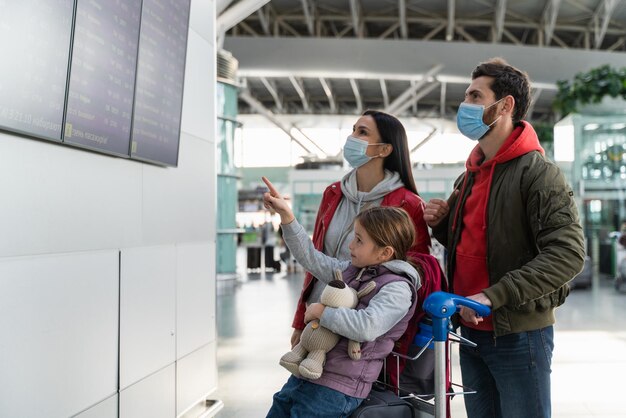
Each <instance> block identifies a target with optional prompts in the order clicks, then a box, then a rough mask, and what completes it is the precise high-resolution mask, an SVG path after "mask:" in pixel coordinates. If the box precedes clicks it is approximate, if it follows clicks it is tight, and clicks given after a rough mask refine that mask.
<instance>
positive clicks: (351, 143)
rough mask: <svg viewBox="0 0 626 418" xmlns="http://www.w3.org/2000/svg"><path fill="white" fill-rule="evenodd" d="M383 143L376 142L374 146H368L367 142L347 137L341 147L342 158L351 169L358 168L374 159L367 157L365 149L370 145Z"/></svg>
mask: <svg viewBox="0 0 626 418" xmlns="http://www.w3.org/2000/svg"><path fill="white" fill-rule="evenodd" d="M384 144H385V143H384V142H377V143H376V144H370V143H369V142H367V141H365V140H363V139H359V138H355V137H353V136H352V135H350V136H348V139H347V140H346V144H345V145H344V146H343V158H345V159H346V161H347V162H348V164H350V166H351V167H353V168H359V167H361V166H362V165H363V164H365V163H367V162H368V161H369V160H371V159H372V158H374V157H370V156H368V155H367V154H366V153H367V147H369V146H370V145H384Z"/></svg>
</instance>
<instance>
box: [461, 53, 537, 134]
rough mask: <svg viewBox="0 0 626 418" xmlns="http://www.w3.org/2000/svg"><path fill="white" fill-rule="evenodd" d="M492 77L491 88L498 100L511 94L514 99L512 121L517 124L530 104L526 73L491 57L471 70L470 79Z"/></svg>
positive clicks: (528, 82) (528, 83)
mask: <svg viewBox="0 0 626 418" xmlns="http://www.w3.org/2000/svg"><path fill="white" fill-rule="evenodd" d="M482 76H487V77H493V82H492V83H491V90H492V91H493V92H494V94H495V96H496V100H500V99H502V98H503V97H505V96H508V95H511V96H513V98H514V99H515V109H514V113H513V123H514V124H517V123H519V121H521V120H522V119H524V116H526V112H527V111H528V107H529V106H530V81H529V80H528V74H526V73H525V72H523V71H520V70H518V69H517V68H515V67H513V66H512V65H509V63H507V62H506V61H505V60H503V59H502V58H492V59H490V60H488V61H485V62H481V63H480V64H479V65H478V67H476V68H475V69H474V71H472V80H474V79H476V78H478V77H482Z"/></svg>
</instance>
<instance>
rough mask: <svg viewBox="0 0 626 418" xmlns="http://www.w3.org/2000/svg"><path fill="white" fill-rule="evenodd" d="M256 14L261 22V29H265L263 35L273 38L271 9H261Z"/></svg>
mask: <svg viewBox="0 0 626 418" xmlns="http://www.w3.org/2000/svg"><path fill="white" fill-rule="evenodd" d="M256 14H257V15H258V16H259V21H260V22H261V27H262V28H263V33H265V34H266V35H267V36H271V35H272V34H271V32H270V18H269V7H261V8H260V9H259V10H257V11H256Z"/></svg>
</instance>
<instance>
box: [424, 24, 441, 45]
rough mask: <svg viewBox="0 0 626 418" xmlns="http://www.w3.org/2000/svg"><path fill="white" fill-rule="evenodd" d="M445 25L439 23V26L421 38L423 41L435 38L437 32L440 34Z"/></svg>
mask: <svg viewBox="0 0 626 418" xmlns="http://www.w3.org/2000/svg"><path fill="white" fill-rule="evenodd" d="M445 27H446V24H445V23H440V24H439V25H437V26H435V27H434V28H433V30H431V31H430V32H428V33H427V34H426V35H425V36H424V37H423V38H422V40H423V41H428V40H430V39H432V37H433V36H435V35H436V34H438V33H439V32H441V31H442V30H443V29H445Z"/></svg>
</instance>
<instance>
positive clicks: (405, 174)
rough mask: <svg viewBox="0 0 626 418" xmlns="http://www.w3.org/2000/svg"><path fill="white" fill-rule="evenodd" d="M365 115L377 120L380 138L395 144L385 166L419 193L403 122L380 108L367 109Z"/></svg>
mask: <svg viewBox="0 0 626 418" xmlns="http://www.w3.org/2000/svg"><path fill="white" fill-rule="evenodd" d="M363 116H371V117H372V118H373V119H374V122H376V128H378V133H379V134H380V139H381V140H382V141H383V142H385V143H387V144H391V145H392V146H393V151H392V152H391V154H389V155H388V156H387V158H385V164H384V166H383V168H385V169H387V170H389V171H392V172H396V173H398V174H400V180H402V183H404V187H406V188H407V189H409V190H410V191H412V192H413V193H415V194H418V193H417V188H416V187H415V180H414V179H413V171H412V170H411V158H410V155H409V154H410V153H409V144H408V141H407V137H406V131H405V130H404V126H403V125H402V123H400V121H399V120H398V119H397V118H395V117H394V116H391V115H390V114H388V113H384V112H380V111H378V110H366V111H365V112H363Z"/></svg>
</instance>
